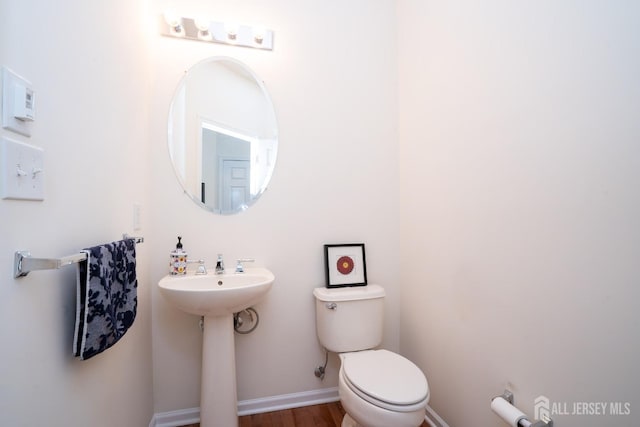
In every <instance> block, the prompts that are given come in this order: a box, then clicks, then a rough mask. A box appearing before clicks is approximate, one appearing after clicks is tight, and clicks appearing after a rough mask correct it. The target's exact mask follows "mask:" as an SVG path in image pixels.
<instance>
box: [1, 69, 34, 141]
mask: <svg viewBox="0 0 640 427" xmlns="http://www.w3.org/2000/svg"><path fill="white" fill-rule="evenodd" d="M19 93H24V94H28V93H30V95H31V103H32V104H31V105H32V111H31V115H32V118H31V120H20V119H18V118H17V117H15V116H16V114H18V115H21V114H22V113H21V112H19V111H16V102H18V100H17V99H16V95H17V94H19ZM33 96H34V92H33V87H32V86H31V83H29V82H28V81H27V80H26V79H24V78H23V77H20V76H19V75H17V74H16V73H14V72H13V71H11V70H10V69H8V68H7V67H2V127H3V128H5V129H9V130H12V131H14V132H17V133H19V134H22V135H24V136H31V123H32V120H33V115H34V112H35V109H34V108H33V106H34V105H35V104H33ZM22 102H24V100H22Z"/></svg>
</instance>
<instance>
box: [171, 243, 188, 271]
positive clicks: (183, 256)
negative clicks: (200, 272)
mask: <svg viewBox="0 0 640 427" xmlns="http://www.w3.org/2000/svg"><path fill="white" fill-rule="evenodd" d="M181 240H182V237H181V236H178V243H177V244H176V249H175V250H174V251H173V252H171V254H170V256H169V273H170V274H172V275H178V274H187V252H185V251H184V250H183V249H182V242H181Z"/></svg>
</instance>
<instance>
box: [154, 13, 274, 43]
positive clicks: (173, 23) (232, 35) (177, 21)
mask: <svg viewBox="0 0 640 427" xmlns="http://www.w3.org/2000/svg"><path fill="white" fill-rule="evenodd" d="M160 34H162V35H163V36H169V37H178V38H182V39H188V40H199V41H206V42H212V43H222V44H229V45H235V46H244V47H253V48H256V49H264V50H273V31H271V30H267V29H265V28H262V27H252V26H249V25H238V24H229V23H227V24H225V23H224V22H216V21H209V20H206V19H201V18H196V19H194V18H186V17H179V16H178V15H176V14H174V13H172V12H170V11H168V12H165V13H164V14H163V15H162V17H161V19H160Z"/></svg>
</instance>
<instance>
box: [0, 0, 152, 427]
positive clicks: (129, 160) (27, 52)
mask: <svg viewBox="0 0 640 427" xmlns="http://www.w3.org/2000/svg"><path fill="white" fill-rule="evenodd" d="M143 12H144V11H143V10H142V7H141V4H139V3H137V4H134V5H132V4H131V2H129V1H115V2H108V3H104V4H98V3H95V2H83V1H73V0H62V1H57V2H45V1H36V0H19V1H18V0H0V64H1V65H3V66H8V67H9V68H11V69H13V70H14V71H16V72H17V73H19V74H21V75H23V76H24V77H25V78H27V79H28V80H30V81H31V82H32V83H33V85H34V88H35V91H36V107H37V112H36V116H37V117H36V122H35V123H33V136H32V137H31V138H25V137H22V136H21V135H17V134H14V133H12V132H9V131H7V130H4V129H1V130H0V135H2V136H5V137H9V138H12V139H15V140H19V141H26V142H28V143H30V144H34V145H36V146H39V147H42V148H44V150H45V167H44V168H45V172H44V176H45V181H46V199H45V200H44V201H43V202H26V201H14V200H0V218H1V219H2V221H1V222H0V249H1V250H0V339H1V340H2V344H1V346H0V347H1V349H2V350H1V351H0V414H1V415H0V424H2V425H11V426H35V425H48V426H54V425H55V426H65V425H67V426H80V425H87V426H88V425H91V426H96V427H99V426H103V427H111V426H114V425H118V426H128V427H140V426H144V425H148V423H149V419H150V418H151V414H152V396H151V388H152V385H151V379H152V374H151V342H150V330H151V325H150V317H151V315H150V309H151V306H150V286H151V282H150V280H149V275H148V274H147V271H148V259H149V255H148V254H149V253H150V252H151V249H152V248H150V247H149V245H147V244H146V243H145V244H143V245H141V246H139V249H138V262H139V265H138V273H139V288H138V316H137V319H136V321H135V323H134V325H133V327H132V329H130V331H129V332H128V333H127V335H125V336H124V337H123V338H122V340H121V341H120V342H119V343H117V344H116V345H115V346H114V347H113V348H111V349H109V350H107V351H106V352H105V353H103V354H101V355H98V356H96V357H94V358H92V359H90V360H87V361H79V360H77V359H74V358H73V357H72V352H71V347H72V342H73V328H74V320H75V268H74V267H66V268H64V269H61V270H58V271H56V270H53V271H37V272H32V273H31V274H29V276H27V277H26V278H23V279H18V280H14V279H13V271H12V270H13V268H12V264H13V254H14V251H16V250H25V249H26V250H30V251H31V252H32V254H33V255H34V256H37V257H59V256H65V255H70V254H72V253H75V252H77V251H78V250H80V249H81V248H83V247H87V246H93V245H96V244H100V243H103V242H109V241H112V240H117V239H119V238H120V236H121V235H122V233H125V232H126V233H131V232H132V226H133V225H132V215H133V204H134V203H140V204H142V205H143V206H145V205H146V204H147V203H146V200H147V188H146V183H147V181H148V177H149V168H148V166H147V165H148V155H147V154H148V140H149V138H148V126H149V125H148V116H147V110H148V107H147V106H148V86H147V85H146V83H145V82H146V75H147V64H148V56H147V51H146V29H145V24H146V21H145V19H146V15H145V14H144V13H143ZM116 22H117V24H116ZM141 24H142V27H141ZM144 219H145V218H143V220H144ZM147 231H149V229H148V228H146V227H145V228H143V230H140V233H141V234H144V233H145V232H147Z"/></svg>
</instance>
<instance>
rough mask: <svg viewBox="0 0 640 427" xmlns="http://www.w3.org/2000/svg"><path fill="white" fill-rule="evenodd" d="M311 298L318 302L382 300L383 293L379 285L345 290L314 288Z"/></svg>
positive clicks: (353, 287)
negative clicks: (313, 297)
mask: <svg viewBox="0 0 640 427" xmlns="http://www.w3.org/2000/svg"><path fill="white" fill-rule="evenodd" d="M313 296H315V297H316V299H318V300H320V301H353V300H361V299H373V298H383V297H384V296H385V292H384V288H383V287H382V286H380V285H367V286H352V287H345V288H315V289H314V290H313Z"/></svg>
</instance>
